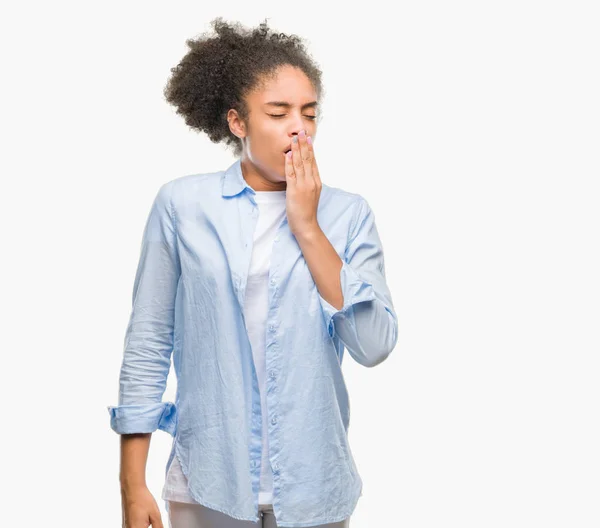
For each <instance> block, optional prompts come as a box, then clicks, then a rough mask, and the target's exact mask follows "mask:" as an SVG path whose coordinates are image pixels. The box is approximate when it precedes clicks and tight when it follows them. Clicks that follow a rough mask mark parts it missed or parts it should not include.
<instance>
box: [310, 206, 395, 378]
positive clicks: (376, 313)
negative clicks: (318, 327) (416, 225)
mask: <svg viewBox="0 0 600 528" xmlns="http://www.w3.org/2000/svg"><path fill="white" fill-rule="evenodd" d="M353 226H354V227H353V228H352V230H351V233H350V238H349V242H348V244H347V247H346V250H345V254H344V258H343V259H342V268H341V270H340V283H341V288H342V294H343V297H344V301H343V306H342V307H341V308H340V309H339V310H338V309H336V308H335V307H334V306H332V305H331V304H329V303H328V302H327V301H326V300H325V299H324V298H323V297H321V295H320V294H319V298H320V302H321V307H322V309H323V313H324V315H325V324H326V326H327V331H328V333H329V335H330V336H331V337H334V336H337V337H338V338H339V339H340V341H341V342H342V343H343V344H344V346H345V347H346V349H347V350H348V352H349V353H350V355H351V356H352V357H353V358H354V359H355V360H356V361H357V362H358V363H360V364H361V365H364V366H366V367H374V366H376V365H378V364H379V363H381V362H382V361H384V360H385V359H386V358H387V357H388V356H389V354H390V353H391V352H392V350H393V349H394V347H395V346H396V342H397V340H398V318H397V316H396V312H395V310H394V305H393V302H392V296H391V294H390V290H389V288H388V285H387V282H386V277H385V264H384V256H383V247H382V244H381V240H380V238H379V233H378V231H377V226H376V224H375V216H374V213H373V211H372V210H371V208H370V207H369V204H368V203H367V201H366V200H365V199H364V198H363V197H362V196H360V197H359V198H358V203H357V206H356V213H355V215H354V222H353Z"/></svg>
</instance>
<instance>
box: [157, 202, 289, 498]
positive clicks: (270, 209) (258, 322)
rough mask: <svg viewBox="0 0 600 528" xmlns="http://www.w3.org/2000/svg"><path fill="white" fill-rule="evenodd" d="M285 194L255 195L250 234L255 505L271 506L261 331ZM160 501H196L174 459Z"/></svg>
mask: <svg viewBox="0 0 600 528" xmlns="http://www.w3.org/2000/svg"><path fill="white" fill-rule="evenodd" d="M285 197H286V191H256V194H255V199H256V203H257V205H258V209H259V215H258V221H257V224H256V230H255V231H254V245H253V248H252V256H251V260H250V269H249V273H248V282H247V285H246V297H245V300H244V316H245V319H246V328H247V330H248V337H249V339H250V344H251V346H252V355H253V357H254V365H255V368H256V375H257V377H258V385H259V389H260V403H261V409H262V410H263V412H262V430H263V442H262V463H261V473H260V490H259V494H258V502H259V504H272V503H273V474H272V468H271V463H270V461H269V445H268V435H267V434H265V431H268V423H267V416H268V413H267V412H266V409H267V398H266V386H265V382H266V359H265V348H266V347H265V331H266V321H267V316H268V310H269V290H268V279H269V268H270V263H271V251H272V249H273V241H274V240H275V237H276V235H277V230H278V229H279V226H280V225H281V223H282V221H283V219H284V218H285V214H286V208H285V199H286V198H285ZM161 497H162V499H163V500H173V501H179V502H191V503H195V502H196V501H195V500H194V499H193V498H192V497H191V495H190V494H189V492H188V486H187V479H186V478H185V475H184V474H183V472H182V471H181V466H180V464H179V460H178V459H177V455H175V456H174V457H173V461H172V462H171V465H170V466H169V471H168V474H167V478H166V481H165V485H164V487H163V490H162V495H161Z"/></svg>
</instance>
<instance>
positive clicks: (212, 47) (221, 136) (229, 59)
mask: <svg viewBox="0 0 600 528" xmlns="http://www.w3.org/2000/svg"><path fill="white" fill-rule="evenodd" d="M211 25H212V27H213V29H214V31H215V33H216V34H215V35H211V34H202V35H200V36H199V37H198V38H194V39H188V40H186V44H187V46H188V47H189V51H188V52H187V53H186V54H185V55H184V57H183V58H182V59H181V61H180V62H179V64H178V65H177V66H175V67H174V68H171V73H172V75H171V77H170V78H169V80H168V82H167V84H166V86H165V88H164V96H165V98H166V100H167V102H168V103H169V104H172V105H173V106H174V107H175V108H176V109H177V113H178V114H179V115H181V116H182V117H183V118H184V120H185V123H186V124H187V125H188V126H189V127H190V128H192V129H194V130H196V131H198V132H205V133H206V134H207V135H208V137H209V139H210V140H211V141H212V142H214V143H224V144H225V145H226V147H228V148H232V149H233V153H234V155H235V156H236V157H237V156H239V155H240V154H241V152H242V143H241V141H240V139H239V138H238V137H237V136H235V135H234V134H233V133H232V132H231V130H230V129H229V123H228V122H227V113H228V112H229V110H230V109H231V108H233V109H235V110H237V112H238V114H239V116H240V118H241V119H242V120H243V121H247V119H248V107H247V103H246V101H245V96H246V95H247V94H248V93H250V92H252V91H253V90H255V89H256V88H259V87H260V85H261V83H263V82H264V81H265V80H266V79H268V78H269V77H271V76H273V75H274V74H275V73H276V71H277V69H278V68H280V67H281V66H286V65H290V66H294V67H297V68H299V69H300V70H302V71H303V72H304V74H305V75H306V76H307V77H308V79H309V80H310V81H311V83H312V84H313V86H314V89H315V91H316V93H317V97H318V98H319V99H321V97H322V95H323V86H322V82H321V75H322V72H321V70H320V69H319V67H318V65H317V64H316V63H315V62H314V60H313V59H312V58H311V56H310V55H309V54H308V52H307V50H306V47H305V45H304V43H303V42H302V40H301V39H300V37H298V36H297V35H286V34H284V33H277V32H273V31H272V30H271V29H270V28H269V27H268V25H267V22H266V19H265V21H264V22H262V23H261V24H260V25H259V26H258V27H257V28H254V29H246V28H244V27H242V26H241V25H240V24H239V23H233V24H229V23H227V22H224V21H223V19H222V17H218V18H216V19H214V20H213V21H212V22H211Z"/></svg>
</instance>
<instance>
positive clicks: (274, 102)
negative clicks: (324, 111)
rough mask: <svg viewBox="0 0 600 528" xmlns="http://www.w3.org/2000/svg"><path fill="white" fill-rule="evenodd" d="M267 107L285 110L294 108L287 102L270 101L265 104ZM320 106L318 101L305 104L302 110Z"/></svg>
mask: <svg viewBox="0 0 600 528" xmlns="http://www.w3.org/2000/svg"><path fill="white" fill-rule="evenodd" d="M265 105H269V106H282V107H284V108H290V107H291V106H292V105H291V104H290V103H288V102H286V101H269V102H268V103H265ZM318 105H319V103H318V102H317V101H311V102H310V103H306V104H303V105H302V107H301V110H304V109H305V108H316V107H317V106H318Z"/></svg>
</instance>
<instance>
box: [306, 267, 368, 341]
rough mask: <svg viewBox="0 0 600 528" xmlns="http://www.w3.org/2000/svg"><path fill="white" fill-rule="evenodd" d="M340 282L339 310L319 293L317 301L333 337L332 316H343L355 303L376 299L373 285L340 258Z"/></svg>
mask: <svg viewBox="0 0 600 528" xmlns="http://www.w3.org/2000/svg"><path fill="white" fill-rule="evenodd" d="M340 283H341V287H342V295H343V297H344V305H343V306H342V307H341V308H340V309H339V310H338V309H337V308H335V307H334V306H332V305H331V304H329V303H328V302H327V301H326V300H325V299H324V298H323V297H322V296H321V294H320V293H319V301H320V302H321V307H322V309H323V315H324V316H325V326H326V328H327V333H328V334H329V336H330V337H333V335H334V333H335V329H334V321H333V317H334V316H336V315H338V314H342V315H340V317H344V316H346V314H347V312H348V311H349V310H351V309H352V306H354V305H355V304H357V303H360V302H365V301H372V300H375V299H377V296H376V295H375V290H373V285H372V284H371V283H370V282H367V281H365V280H363V279H361V278H360V276H359V275H358V273H356V271H354V269H352V267H351V266H350V265H349V264H348V263H347V262H346V261H345V260H344V259H342V268H341V269H340ZM317 291H318V289H317Z"/></svg>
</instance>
